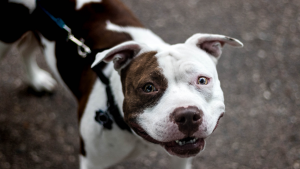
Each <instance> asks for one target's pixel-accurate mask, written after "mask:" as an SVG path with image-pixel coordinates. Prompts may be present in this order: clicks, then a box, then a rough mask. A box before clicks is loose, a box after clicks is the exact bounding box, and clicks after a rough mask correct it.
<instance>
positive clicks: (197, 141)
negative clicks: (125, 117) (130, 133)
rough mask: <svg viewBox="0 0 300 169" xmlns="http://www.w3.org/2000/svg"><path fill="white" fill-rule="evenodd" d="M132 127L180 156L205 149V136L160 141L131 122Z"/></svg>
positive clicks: (184, 156)
mask: <svg viewBox="0 0 300 169" xmlns="http://www.w3.org/2000/svg"><path fill="white" fill-rule="evenodd" d="M131 127H132V128H133V129H134V131H135V132H136V134H138V135H139V136H141V137H143V138H144V139H145V140H147V141H149V142H152V143H155V144H160V145H161V146H162V147H164V148H165V149H166V150H167V151H168V152H169V153H170V154H171V155H176V156H178V157H182V158H187V157H191V156H195V155H197V154H198V153H199V152H200V151H201V150H203V149H204V146H205V141H204V138H196V137H185V138H183V139H180V140H174V141H170V142H160V141H157V140H155V139H154V138H152V137H151V136H149V135H148V134H147V133H146V132H145V131H144V130H143V129H142V128H141V127H140V126H139V125H137V124H135V123H131Z"/></svg>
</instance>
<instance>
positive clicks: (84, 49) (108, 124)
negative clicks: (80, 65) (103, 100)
mask: <svg viewBox="0 0 300 169" xmlns="http://www.w3.org/2000/svg"><path fill="white" fill-rule="evenodd" d="M40 1H41V0H36V4H37V7H38V8H40V9H41V10H42V11H43V12H44V13H45V14H47V15H48V16H49V17H50V18H51V20H53V21H54V22H55V24H56V25H57V26H58V27H60V28H61V29H64V30H65V31H67V32H68V38H67V40H68V39H69V40H71V41H72V42H74V43H75V44H76V45H77V46H78V55H79V56H81V57H83V58H87V59H90V60H91V63H93V61H94V59H95V55H96V54H97V53H98V52H99V51H103V50H93V51H91V50H90V48H89V47H88V46H87V45H85V44H84V43H83V40H78V39H77V38H75V36H74V35H73V34H72V33H71V29H70V28H69V27H68V26H67V25H66V24H65V22H64V21H63V20H62V19H61V18H57V17H55V16H53V15H52V14H51V13H50V12H48V11H47V10H46V9H45V8H43V7H42V5H41V4H40ZM92 70H93V71H94V72H95V73H96V74H97V76H98V78H99V79H100V80H101V82H102V83H103V84H105V86H106V96H107V109H106V110H101V109H100V110H96V112H95V120H96V121H97V122H98V123H99V124H101V125H103V127H104V128H106V129H109V130H110V129H112V124H113V122H115V123H116V124H117V126H118V127H120V128H121V129H122V130H127V131H129V132H130V133H131V129H130V127H129V126H128V125H127V124H126V123H125V121H124V119H123V117H122V115H121V112H120V110H119V107H118V105H117V104H116V103H115V99H114V96H113V93H112V90H111V87H110V81H109V79H108V78H107V77H106V76H105V75H104V74H103V72H102V66H101V64H98V65H96V66H94V67H93V68H92Z"/></svg>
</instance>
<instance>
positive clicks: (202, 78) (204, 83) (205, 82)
mask: <svg viewBox="0 0 300 169" xmlns="http://www.w3.org/2000/svg"><path fill="white" fill-rule="evenodd" d="M207 83H208V79H207V78H206V77H203V76H202V77H199V79H198V84H201V85H207Z"/></svg>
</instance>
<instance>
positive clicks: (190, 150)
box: [161, 137, 205, 158]
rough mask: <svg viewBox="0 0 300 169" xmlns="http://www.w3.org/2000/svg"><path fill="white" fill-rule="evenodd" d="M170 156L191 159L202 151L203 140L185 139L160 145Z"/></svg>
mask: <svg viewBox="0 0 300 169" xmlns="http://www.w3.org/2000/svg"><path fill="white" fill-rule="evenodd" d="M161 145H162V146H163V147H164V148H165V149H166V150H167V151H168V152H169V153H170V154H172V155H176V156H179V157H184V158H186V157H191V156H195V155H197V154H198V153H199V152H200V151H201V150H203V149H204V146H205V141H204V139H203V138H195V137H186V138H184V139H180V140H175V141H171V142H167V143H163V144H161Z"/></svg>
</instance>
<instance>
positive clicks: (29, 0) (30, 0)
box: [8, 0, 36, 13]
mask: <svg viewBox="0 0 300 169" xmlns="http://www.w3.org/2000/svg"><path fill="white" fill-rule="evenodd" d="M8 2H12V3H18V4H23V5H24V6H26V7H27V8H28V9H29V11H30V13H31V12H33V10H34V9H35V7H36V3H35V0H8Z"/></svg>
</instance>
